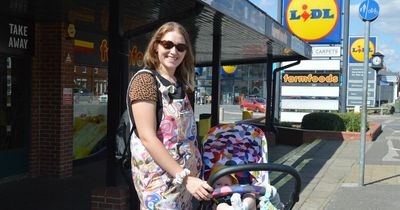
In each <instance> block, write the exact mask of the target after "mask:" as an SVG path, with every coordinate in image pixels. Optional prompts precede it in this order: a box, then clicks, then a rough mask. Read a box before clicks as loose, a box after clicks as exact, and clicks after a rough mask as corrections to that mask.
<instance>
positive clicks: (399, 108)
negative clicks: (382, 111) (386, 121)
mask: <svg viewBox="0 0 400 210" xmlns="http://www.w3.org/2000/svg"><path fill="white" fill-rule="evenodd" d="M394 111H395V112H396V113H399V112H400V99H396V101H394Z"/></svg>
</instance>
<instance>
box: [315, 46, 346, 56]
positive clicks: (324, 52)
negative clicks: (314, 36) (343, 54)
mask: <svg viewBox="0 0 400 210" xmlns="http://www.w3.org/2000/svg"><path fill="white" fill-rule="evenodd" d="M312 57H340V47H332V46H329V47H319V46H313V47H312Z"/></svg>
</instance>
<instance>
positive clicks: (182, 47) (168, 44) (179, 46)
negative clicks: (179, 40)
mask: <svg viewBox="0 0 400 210" xmlns="http://www.w3.org/2000/svg"><path fill="white" fill-rule="evenodd" d="M158 43H160V44H161V46H163V47H164V48H165V49H167V50H170V49H172V48H173V47H175V48H176V49H177V50H178V51H179V52H185V51H186V48H187V47H186V44H174V43H173V42H172V41H168V40H160V41H158Z"/></svg>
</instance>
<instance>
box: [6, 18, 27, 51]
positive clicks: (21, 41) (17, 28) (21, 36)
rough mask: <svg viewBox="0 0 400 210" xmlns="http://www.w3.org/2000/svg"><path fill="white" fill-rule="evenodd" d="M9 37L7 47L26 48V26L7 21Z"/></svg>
mask: <svg viewBox="0 0 400 210" xmlns="http://www.w3.org/2000/svg"><path fill="white" fill-rule="evenodd" d="M8 25H9V26H10V39H9V40H8V47H9V48H18V49H25V50H26V49H28V26H25V25H19V24H14V23H9V24H8Z"/></svg>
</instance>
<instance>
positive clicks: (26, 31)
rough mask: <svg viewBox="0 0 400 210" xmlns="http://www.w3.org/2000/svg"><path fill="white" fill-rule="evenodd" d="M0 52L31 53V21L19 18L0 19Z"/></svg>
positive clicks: (32, 29) (32, 28) (32, 34)
mask: <svg viewBox="0 0 400 210" xmlns="http://www.w3.org/2000/svg"><path fill="white" fill-rule="evenodd" d="M0 28H1V30H0V52H2V53H8V54H31V53H32V52H33V45H34V41H33V37H34V27H33V24H32V22H30V21H26V20H21V19H2V20H0Z"/></svg>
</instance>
